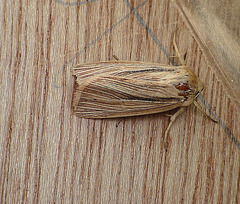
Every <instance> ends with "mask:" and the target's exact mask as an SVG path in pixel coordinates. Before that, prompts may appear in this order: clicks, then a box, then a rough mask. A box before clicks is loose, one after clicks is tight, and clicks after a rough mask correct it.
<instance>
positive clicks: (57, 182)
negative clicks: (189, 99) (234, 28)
mask: <svg viewBox="0 0 240 204" xmlns="http://www.w3.org/2000/svg"><path fill="white" fill-rule="evenodd" d="M175 6H176V5H175V4H174V1H167V0H163V1H158V0H153V1H127V0H124V1H106V0H105V1H104V0H103V1H92V2H90V3H84V2H82V4H80V3H79V4H76V3H74V2H73V1H68V3H64V1H60V0H58V1H25V0H23V1H19V2H18V1H2V3H1V4H0V8H1V9H0V15H1V16H0V19H1V28H2V29H1V30H2V31H1V32H0V36H1V38H0V39H1V47H0V49H1V55H0V59H1V60H0V61H1V70H0V76H1V78H0V80H1V83H0V84H1V89H0V91H1V93H0V97H1V103H0V104H1V106H0V110H1V114H0V122H1V126H0V135H1V137H0V158H1V160H0V173H1V176H0V203H60V202H62V203H193V202H194V203H240V193H239V192H240V149H239V147H238V146H237V145H236V144H235V143H234V142H233V141H232V140H231V139H230V138H229V136H235V138H236V139H238V140H240V129H239V123H240V115H239V107H238V105H237V103H235V102H233V99H232V97H231V94H230V93H229V89H228V87H226V86H225V84H226V81H224V80H226V78H222V76H223V75H222V74H221V73H219V72H218V70H216V69H214V68H215V66H209V64H208V56H207V54H206V53H205V52H203V51H204V50H203V51H202V50H201V49H200V47H199V43H197V41H196V40H195V39H194V37H193V36H194V35H192V33H193V34H194V32H193V31H192V30H189V25H188V23H187V22H186V20H184V18H182V16H183V15H182V14H181V11H180V10H179V9H177V8H176V7H175ZM132 8H135V10H132ZM179 12H180V13H179ZM176 30H177V44H178V46H179V48H180V51H181V53H183V55H185V56H186V62H187V65H188V66H189V67H191V68H192V69H193V70H194V72H195V73H196V74H197V75H198V76H199V77H200V79H202V81H204V83H205V89H204V91H203V93H202V95H203V99H204V100H206V102H207V104H210V106H211V107H212V110H213V111H214V112H215V113H216V114H217V115H216V116H217V117H219V119H220V121H221V122H220V124H215V123H213V122H212V121H210V120H209V119H207V118H206V117H204V116H203V114H202V113H200V112H198V111H197V110H196V108H194V107H193V106H191V107H189V108H188V109H187V111H186V112H185V113H184V114H183V115H181V116H180V117H179V118H178V120H177V121H176V122H175V124H174V125H173V127H172V128H171V130H170V134H169V143H170V144H169V148H168V150H167V151H166V150H165V149H164V145H163V136H164V131H165V129H166V127H167V125H168V122H169V118H168V117H167V116H166V115H163V114H156V115H150V116H140V117H132V118H125V119H123V120H122V121H119V119H103V120H90V119H82V118H77V117H76V116H75V115H74V114H73V112H72V109H71V102H72V93H73V84H74V78H73V77H72V76H71V73H70V67H71V66H74V64H77V63H83V62H94V61H101V60H113V55H116V56H118V58H119V59H123V60H139V61H150V62H159V63H162V64H170V60H169V59H168V57H167V55H170V56H171V55H174V49H173V44H172V39H173V35H174V33H175V32H176ZM195 33H196V32H195ZM195 37H196V36H195ZM199 39H201V38H199ZM199 39H198V42H199ZM238 42H239V41H238ZM211 63H212V61H211ZM220 64H221V63H220ZM230 80H231V79H230ZM203 99H202V101H201V100H200V99H199V101H200V102H201V104H202V106H203V107H204V108H205V106H204V104H203ZM173 112H174V111H173ZM171 113H172V112H171Z"/></svg>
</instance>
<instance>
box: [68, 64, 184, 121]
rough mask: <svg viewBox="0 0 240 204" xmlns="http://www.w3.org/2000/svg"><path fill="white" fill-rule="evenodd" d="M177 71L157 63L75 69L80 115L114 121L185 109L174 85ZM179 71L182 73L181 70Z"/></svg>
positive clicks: (78, 112)
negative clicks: (115, 118) (182, 107)
mask: <svg viewBox="0 0 240 204" xmlns="http://www.w3.org/2000/svg"><path fill="white" fill-rule="evenodd" d="M175 70H177V69H175V68H172V67H171V66H162V65H159V64H154V63H149V64H146V63H141V62H122V61H121V62H119V61H116V62H115V61H114V62H102V63H96V64H94V63H90V64H83V65H78V66H77V67H75V68H73V69H72V71H73V74H74V75H75V76H76V77H77V79H76V87H75V92H74V96H73V108H74V112H75V113H76V115H78V116H80V117H85V118H114V117H127V116H136V115H145V114H153V113H159V112H165V111H168V110H172V109H174V108H177V107H179V106H181V103H182V102H183V101H184V97H183V96H180V95H179V90H177V89H176V87H175V86H173V85H172V83H168V82H169V81H170V82H171V80H172V78H173V79H174V77H173V76H174V75H175V74H176V73H174V72H175ZM177 71H178V70H177Z"/></svg>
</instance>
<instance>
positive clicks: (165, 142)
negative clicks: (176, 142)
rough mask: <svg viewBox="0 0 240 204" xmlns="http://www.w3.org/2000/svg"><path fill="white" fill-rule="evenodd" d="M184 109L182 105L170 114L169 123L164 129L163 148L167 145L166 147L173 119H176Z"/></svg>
mask: <svg viewBox="0 0 240 204" xmlns="http://www.w3.org/2000/svg"><path fill="white" fill-rule="evenodd" d="M185 109H186V107H185V106H183V107H181V108H180V109H179V110H178V111H177V112H176V113H175V114H174V115H172V116H171V118H170V123H169V124H168V127H167V130H166V131H165V136H164V146H165V149H167V147H168V142H167V137H168V132H169V130H170V128H171V126H172V125H173V123H174V121H175V120H176V119H177V117H178V116H179V115H181V114H182V113H183V112H184V110H185Z"/></svg>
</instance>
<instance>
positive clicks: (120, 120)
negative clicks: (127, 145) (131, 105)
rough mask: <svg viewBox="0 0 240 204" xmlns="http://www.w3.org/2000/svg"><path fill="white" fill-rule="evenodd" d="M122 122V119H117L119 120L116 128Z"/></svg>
mask: <svg viewBox="0 0 240 204" xmlns="http://www.w3.org/2000/svg"><path fill="white" fill-rule="evenodd" d="M122 121H123V118H119V119H118V122H117V124H116V127H118V126H119V124H120V123H121V122H122Z"/></svg>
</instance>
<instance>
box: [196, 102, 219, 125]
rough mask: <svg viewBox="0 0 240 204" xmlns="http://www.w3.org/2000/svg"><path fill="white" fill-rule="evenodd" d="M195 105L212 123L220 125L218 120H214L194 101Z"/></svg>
mask: <svg viewBox="0 0 240 204" xmlns="http://www.w3.org/2000/svg"><path fill="white" fill-rule="evenodd" d="M193 103H194V105H195V106H196V107H197V109H198V110H200V111H201V112H202V113H203V114H204V115H205V116H206V117H207V118H209V119H211V120H212V121H214V122H215V123H218V121H217V120H215V119H214V118H212V117H211V116H210V115H208V114H207V113H206V112H205V111H204V110H203V109H202V107H201V106H200V104H199V103H198V102H197V101H196V100H194V101H193Z"/></svg>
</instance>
